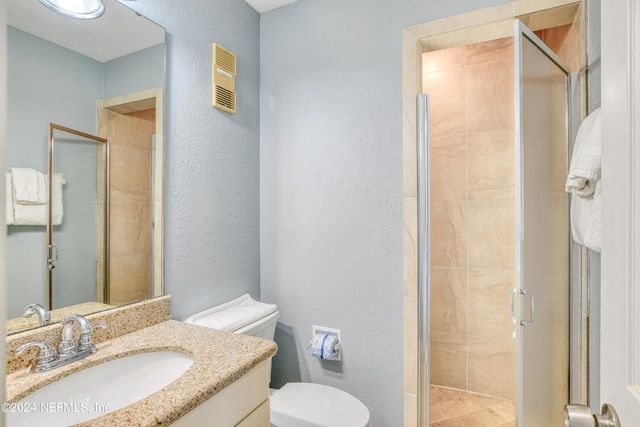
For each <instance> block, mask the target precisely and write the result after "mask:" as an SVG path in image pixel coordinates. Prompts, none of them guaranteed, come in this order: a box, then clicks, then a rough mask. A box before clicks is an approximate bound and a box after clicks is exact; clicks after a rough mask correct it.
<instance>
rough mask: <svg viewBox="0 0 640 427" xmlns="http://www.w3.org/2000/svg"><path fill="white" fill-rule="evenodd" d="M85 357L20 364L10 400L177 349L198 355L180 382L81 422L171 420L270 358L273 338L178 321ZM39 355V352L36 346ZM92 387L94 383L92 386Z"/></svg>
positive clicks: (9, 383) (11, 380)
mask: <svg viewBox="0 0 640 427" xmlns="http://www.w3.org/2000/svg"><path fill="white" fill-rule="evenodd" d="M96 347H97V348H98V352H97V353H96V354H93V355H91V356H88V357H87V358H85V359H82V360H80V361H77V362H73V363H70V364H69V365H66V366H62V367H60V368H56V369H53V370H51V371H48V372H43V373H32V372H30V371H29V369H28V368H24V369H20V370H18V371H16V372H14V373H12V374H9V375H7V378H6V397H7V398H6V402H9V403H11V402H17V401H18V400H20V399H22V398H23V397H25V396H26V395H28V394H30V393H32V392H34V391H36V390H37V389H39V388H42V387H44V386H45V385H47V384H50V383H51V382H54V381H56V380H58V379H60V378H62V377H65V376H67V375H70V374H72V373H74V372H77V371H79V370H82V369H85V368H88V367H91V366H94V365H98V364H100V363H103V362H107V361H109V360H114V359H117V358H122V357H126V356H130V355H132V354H139V353H147V352H153V351H177V352H181V353H184V354H187V355H189V356H191V357H193V359H194V361H193V365H191V367H190V368H189V369H188V370H187V371H186V372H185V373H184V374H183V375H182V376H181V377H180V378H178V379H177V380H176V381H174V382H172V383H171V384H169V385H168V386H166V387H165V388H163V389H161V390H160V391H158V392H156V393H153V394H152V395H150V396H148V397H147V398H145V399H143V400H140V401H138V402H136V403H133V404H131V405H129V406H126V407H124V408H122V409H119V410H117V411H113V412H110V413H108V414H107V415H104V416H101V417H99V418H95V419H93V420H91V421H88V422H86V423H81V424H77V426H92V427H98V426H124V425H127V426H160V425H169V424H170V423H172V422H175V421H177V420H178V419H179V418H180V417H182V416H183V415H186V414H187V413H188V412H189V411H191V410H192V409H194V408H195V407H197V406H198V405H199V404H201V403H203V402H205V401H206V400H208V399H209V398H211V397H212V396H214V395H215V394H216V393H218V392H220V391H221V390H223V389H224V388H225V387H227V386H229V385H230V384H231V383H233V382H234V381H236V380H237V379H239V378H240V377H242V376H243V375H244V374H246V373H247V372H249V371H250V370H251V369H252V368H253V367H255V366H257V365H258V364H260V363H261V362H263V361H265V360H267V359H269V357H271V356H273V355H274V354H275V353H276V351H277V346H276V344H275V343H274V342H273V341H268V340H263V339H260V338H255V337H250V336H247V335H240V334H234V333H231V332H223V331H218V330H215V329H210V328H205V327H202V326H197V325H191V324H187V323H183V322H179V321H175V320H167V321H164V322H162V323H159V324H157V325H154V326H150V327H147V328H144V329H140V330H138V331H135V332H132V333H129V334H126V335H123V336H120V337H118V338H114V339H111V340H108V341H105V342H103V343H100V344H97V345H96ZM29 351H33V355H34V357H35V354H36V352H35V351H34V350H29ZM88 386H93V387H95V385H88Z"/></svg>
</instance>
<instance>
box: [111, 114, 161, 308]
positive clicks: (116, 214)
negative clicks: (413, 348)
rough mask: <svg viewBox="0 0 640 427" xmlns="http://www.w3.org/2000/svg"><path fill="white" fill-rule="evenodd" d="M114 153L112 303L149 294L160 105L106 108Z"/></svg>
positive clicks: (146, 296)
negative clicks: (122, 109) (117, 109)
mask: <svg viewBox="0 0 640 427" xmlns="http://www.w3.org/2000/svg"><path fill="white" fill-rule="evenodd" d="M107 114H108V121H107V135H108V138H109V142H110V144H111V151H110V165H111V168H110V188H109V191H110V194H109V197H110V207H109V208H110V245H111V246H110V251H109V253H110V260H109V261H110V265H109V283H110V303H111V304H112V305H121V304H126V303H130V302H134V301H139V300H141V299H143V298H149V297H150V296H151V294H150V289H151V288H150V286H151V265H152V262H151V261H152V260H151V227H150V224H151V220H150V218H151V188H152V186H151V162H152V151H151V150H152V145H151V144H152V138H153V134H154V133H155V109H148V110H143V111H138V112H133V113H128V114H117V113H113V112H107Z"/></svg>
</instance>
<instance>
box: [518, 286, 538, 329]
mask: <svg viewBox="0 0 640 427" xmlns="http://www.w3.org/2000/svg"><path fill="white" fill-rule="evenodd" d="M520 295H522V296H523V297H525V296H527V295H529V296H530V298H529V308H530V310H529V312H530V317H529V320H521V321H520V325H522V326H529V325H530V324H532V323H533V319H534V316H535V313H536V302H535V297H534V295H533V291H530V290H528V289H520ZM523 305H524V304H523Z"/></svg>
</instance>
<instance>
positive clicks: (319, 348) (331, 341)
mask: <svg viewBox="0 0 640 427" xmlns="http://www.w3.org/2000/svg"><path fill="white" fill-rule="evenodd" d="M311 355H312V356H314V357H317V358H319V359H323V360H340V343H339V342H338V337H337V336H335V335H332V334H315V335H314V337H313V339H312V340H311Z"/></svg>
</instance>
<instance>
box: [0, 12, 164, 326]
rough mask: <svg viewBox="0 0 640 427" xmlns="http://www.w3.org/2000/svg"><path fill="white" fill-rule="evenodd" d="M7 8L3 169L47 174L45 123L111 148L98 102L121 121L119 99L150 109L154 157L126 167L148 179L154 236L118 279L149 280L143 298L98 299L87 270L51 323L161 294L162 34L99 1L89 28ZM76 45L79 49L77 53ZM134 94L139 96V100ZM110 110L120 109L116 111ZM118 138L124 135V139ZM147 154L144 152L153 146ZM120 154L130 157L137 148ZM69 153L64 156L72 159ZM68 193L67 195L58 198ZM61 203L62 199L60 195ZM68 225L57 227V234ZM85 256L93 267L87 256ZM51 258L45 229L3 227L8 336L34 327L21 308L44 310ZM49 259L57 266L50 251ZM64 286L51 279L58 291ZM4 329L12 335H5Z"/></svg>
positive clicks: (67, 253) (68, 253)
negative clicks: (100, 8) (143, 256)
mask: <svg viewBox="0 0 640 427" xmlns="http://www.w3.org/2000/svg"><path fill="white" fill-rule="evenodd" d="M7 4H8V7H7V9H8V23H9V25H8V29H7V33H8V34H7V45H8V63H7V69H8V90H7V99H8V104H7V107H8V108H7V118H8V123H7V155H6V158H7V164H6V166H7V168H31V169H34V170H36V171H39V172H41V173H43V174H47V169H48V167H47V162H48V127H49V123H51V122H53V123H59V124H60V125H62V126H65V127H69V128H72V129H77V130H80V131H82V132H86V133H88V134H91V135H99V136H101V137H104V138H108V139H110V140H112V139H113V137H112V136H111V135H108V132H107V130H106V129H101V128H100V127H101V126H102V124H98V123H99V116H100V115H101V114H102V113H100V112H99V108H98V107H97V106H98V104H99V103H103V104H104V103H106V106H107V107H109V106H114V107H113V109H112V110H111V111H115V112H116V113H117V114H123V111H125V110H127V108H128V107H127V105H126V104H127V102H129V101H126V99H128V98H127V97H129V96H131V94H133V93H135V94H138V95H135V96H134V98H136V97H137V98H136V99H137V101H135V102H134V103H133V108H134V111H140V110H141V109H142V110H145V109H146V110H149V109H151V108H154V109H155V110H154V111H155V118H154V120H155V121H154V123H155V124H154V130H153V131H152V133H153V135H152V136H150V138H152V139H154V140H155V141H156V150H157V153H158V154H157V155H153V154H144V156H142V157H144V158H149V159H151V160H149V162H150V163H151V165H150V166H149V167H146V166H145V167H144V168H141V167H139V165H138V164H135V165H131V164H128V165H125V167H132V168H133V169H135V170H136V172H138V173H139V170H140V169H144V170H147V171H148V174H149V175H148V177H147V178H148V182H149V183H150V189H149V190H148V191H149V193H150V202H149V206H150V207H149V209H148V210H149V212H150V213H149V214H148V215H147V225H148V227H149V229H151V227H152V224H154V220H155V227H154V228H153V229H152V231H149V232H148V233H147V234H150V235H151V238H150V240H151V243H149V245H150V248H151V255H150V256H149V258H150V260H151V261H148V262H147V263H146V267H131V268H132V269H129V270H123V271H127V273H122V274H123V275H125V276H126V277H133V276H136V277H141V276H146V277H148V278H149V279H148V280H149V281H148V282H146V283H145V286H146V289H147V292H145V293H143V292H138V291H136V292H129V293H128V294H126V295H125V297H123V298H119V299H118V301H109V299H108V298H104V297H103V296H102V295H104V292H103V291H104V288H103V289H101V288H100V285H99V283H100V282H99V281H98V279H97V276H96V275H95V273H96V271H97V270H98V269H99V267H98V265H97V264H95V263H94V265H93V268H92V270H93V272H94V274H93V276H92V278H91V280H88V279H87V280H86V281H85V282H86V283H85V284H84V286H85V287H84V288H83V290H82V291H79V290H78V291H76V290H73V291H62V289H60V290H58V289H57V288H54V289H53V291H52V293H51V294H52V295H53V306H52V307H53V308H54V310H53V311H52V313H51V314H52V322H55V321H56V319H59V315H60V313H63V314H62V315H64V312H65V310H67V308H68V306H69V305H72V307H70V308H68V309H69V310H73V311H72V312H75V313H79V314H90V313H93V312H95V311H100V310H102V309H104V308H108V307H110V306H112V305H118V304H124V303H128V302H134V301H137V300H139V299H140V298H148V297H149V296H157V295H160V294H161V293H162V268H161V265H162V252H161V248H162V227H161V226H162V222H161V221H162V219H161V216H160V215H161V213H162V198H161V197H158V196H157V195H158V194H161V191H162V161H161V160H162V145H161V142H162V126H163V124H162V114H163V110H162V91H163V89H162V88H163V86H164V84H165V45H164V30H163V29H162V28H161V27H159V26H157V25H156V24H154V23H152V22H151V21H149V20H147V19H146V18H144V17H141V16H140V15H138V14H137V13H136V12H134V11H132V10H130V9H128V8H127V7H125V6H123V5H121V4H120V3H119V2H117V1H116V0H105V5H106V11H105V14H104V15H103V16H102V17H100V18H98V19H95V20H91V21H82V23H81V24H79V22H78V21H76V20H73V19H71V18H67V17H64V16H61V15H58V14H56V13H55V12H53V11H50V10H48V9H47V8H45V7H44V6H42V5H40V4H39V2H38V1H37V0H8V2H7ZM104 31H107V32H108V34H105V33H104ZM76 44H77V45H79V46H75V45H76ZM79 49H82V51H80V50H79ZM119 49H125V50H124V51H119ZM149 91H151V92H152V94H151V95H149V94H148V92H149ZM141 93H142V94H143V96H142V97H140V96H139V94H141ZM138 98H142V100H140V99H138ZM115 99H120V102H114V101H113V100H115ZM145 100H146V101H145ZM117 104H123V106H122V105H121V106H119V107H118V106H116V105H117ZM103 108H105V107H103ZM119 132H121V133H122V132H125V133H126V132H127V130H126V129H124V130H120V131H119ZM67 136H68V135H67ZM63 139H64V138H63ZM158 142H159V143H158ZM69 144H70V145H71V147H77V146H78V144H79V143H78V142H77V141H76V142H74V143H71V142H69ZM60 145H62V141H60ZM87 145H88V144H87ZM149 145H150V146H151V142H149ZM127 150H129V154H130V153H132V151H131V150H135V148H128V149H127ZM75 151H76V150H74V149H71V152H75ZM130 158H132V157H130ZM137 158H140V156H138V157H137ZM70 162H71V163H73V165H74V166H76V165H77V164H78V163H83V162H84V160H81V159H79V158H78V159H72V160H71V161H70ZM94 164H95V163H94ZM5 172H7V171H5ZM54 172H55V170H54ZM154 172H155V175H153V173H154ZM68 189H70V187H67V188H66V189H65V190H63V191H66V190H68ZM68 195H69V193H68V192H67V193H66V194H65V196H68ZM65 201H66V199H65ZM70 208H71V206H65V212H64V214H65V216H67V215H72V214H71V211H70V210H69V209H70ZM82 217H83V218H84V220H85V221H86V223H87V224H92V226H91V227H92V232H88V231H87V232H86V233H85V234H87V235H86V236H85V237H86V239H87V240H90V241H92V242H93V243H91V245H92V247H94V248H95V246H96V235H97V233H98V232H97V229H96V227H95V222H94V220H93V219H91V220H88V218H87V217H86V216H85V215H82ZM66 219H71V217H66V218H65V220H66ZM120 219H121V218H117V217H115V216H114V214H112V215H111V216H110V217H109V221H107V223H106V224H104V225H105V226H108V225H109V224H114V225H115V224H118V223H119V221H120ZM66 226H67V225H66V224H64V223H63V224H61V226H60V229H63V228H64V227H66ZM116 228H117V227H116ZM55 230H56V226H54V227H53V231H54V233H55V232H56V231H55ZM130 230H131V229H127V230H126V231H125V232H121V233H120V234H119V236H118V239H126V238H127V237H128V236H130V235H131V233H130V232H129V231H130ZM134 234H135V233H134ZM117 244H119V245H122V246H126V245H130V244H129V243H128V242H127V241H126V240H119V241H117ZM83 245H84V246H86V245H89V243H88V242H86V241H83V243H82V244H78V245H75V244H73V245H71V247H70V248H69V249H67V248H65V249H64V250H63V248H60V247H59V248H58V262H60V260H62V259H63V257H65V258H66V259H69V258H72V259H77V260H78V261H79V257H77V256H76V255H77V253H74V251H77V252H80V250H81V249H80V248H81V247H84V246H83ZM93 254H94V258H95V249H94V250H93ZM49 255H50V254H49V249H48V239H47V227H46V225H9V226H8V227H7V283H8V292H7V299H8V317H9V318H10V319H11V318H15V320H14V319H12V320H10V321H9V322H7V326H8V327H11V332H15V331H19V330H21V329H24V328H30V327H35V326H37V325H38V319H37V316H30V317H27V318H22V317H21V313H22V311H23V309H24V308H25V307H26V306H28V305H29V304H40V305H42V306H43V307H46V308H49V307H50V305H49V286H48V283H49V280H48V276H49V269H48V264H47V261H48V259H49V258H50V257H49ZM51 255H52V257H55V255H56V254H55V250H54V253H52V254H51ZM121 255H124V254H121ZM122 260H123V261H125V260H126V257H124V256H123V258H122ZM138 265H141V264H138ZM58 268H61V264H58V266H57V267H56V268H55V269H54V271H55V270H57V269H58ZM138 268H143V269H144V271H139V270H136V269H138ZM79 271H80V270H79V269H76V266H73V267H70V276H74V275H75V274H78V275H79ZM67 281H68V280H67V279H64V280H58V281H57V283H60V282H67ZM120 283H121V287H124V288H125V289H126V288H127V287H128V286H129V284H127V283H125V281H120ZM55 286H57V285H56V281H54V287H55ZM63 294H65V296H64V298H67V297H69V299H68V300H67V301H65V300H64V299H63ZM56 295H58V296H57V297H56ZM81 295H84V296H82V297H81ZM85 298H86V300H85ZM58 299H59V301H58ZM62 307H65V308H62ZM12 324H17V326H15V327H13V326H11V325H12Z"/></svg>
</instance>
